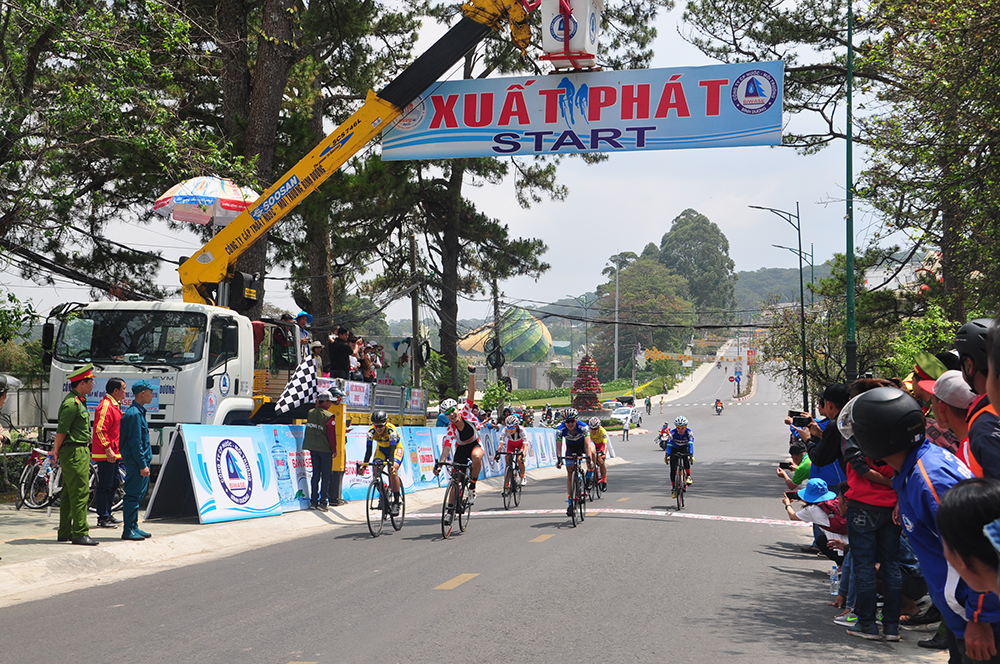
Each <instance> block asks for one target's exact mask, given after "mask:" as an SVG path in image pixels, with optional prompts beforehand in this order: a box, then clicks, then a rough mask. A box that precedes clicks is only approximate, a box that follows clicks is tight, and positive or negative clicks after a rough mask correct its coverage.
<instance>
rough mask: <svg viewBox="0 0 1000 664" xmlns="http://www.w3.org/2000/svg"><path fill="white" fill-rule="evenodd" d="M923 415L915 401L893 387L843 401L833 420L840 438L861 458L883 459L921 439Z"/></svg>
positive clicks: (870, 391)
mask: <svg viewBox="0 0 1000 664" xmlns="http://www.w3.org/2000/svg"><path fill="white" fill-rule="evenodd" d="M924 426H925V425H924V413H923V410H921V408H920V404H918V403H917V401H916V399H914V398H913V397H911V396H910V395H909V394H907V393H906V392H903V391H902V390H900V389H897V388H895V387H876V388H875V389H873V390H868V391H867V392H862V393H861V394H859V395H858V396H856V397H854V398H853V399H851V400H850V401H848V402H847V405H846V406H844V409H843V410H841V411H840V415H839V416H838V417H837V427H838V428H839V429H840V435H842V436H843V437H844V438H853V439H854V442H855V443H857V445H858V447H859V448H861V451H862V452H864V453H865V456H867V457H869V458H871V459H884V458H886V457H887V456H891V455H893V454H895V453H896V452H904V451H906V450H908V449H910V448H911V447H915V446H917V445H919V444H920V443H921V442H922V441H923V440H924Z"/></svg>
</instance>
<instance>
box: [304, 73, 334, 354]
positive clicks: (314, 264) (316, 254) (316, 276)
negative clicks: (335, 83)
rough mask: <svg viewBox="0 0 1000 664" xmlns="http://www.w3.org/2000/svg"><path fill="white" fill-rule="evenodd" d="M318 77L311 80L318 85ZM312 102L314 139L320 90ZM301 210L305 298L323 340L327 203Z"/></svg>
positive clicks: (327, 295) (329, 284)
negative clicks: (306, 275) (306, 266)
mask: <svg viewBox="0 0 1000 664" xmlns="http://www.w3.org/2000/svg"><path fill="white" fill-rule="evenodd" d="M318 84H319V79H318V78H317V79H316V80H315V81H314V83H313V87H314V89H315V88H316V87H317V86H318ZM317 92H318V94H317V95H316V101H315V102H313V114H312V118H311V119H310V123H309V128H310V129H311V130H312V132H313V134H314V137H315V143H316V144H318V143H319V142H320V141H322V140H323V138H324V133H323V94H322V90H318V91H317ZM302 207H303V208H305V209H304V210H303V217H304V218H305V222H306V238H307V242H306V247H307V248H306V257H307V260H308V261H309V277H310V279H309V299H310V301H311V303H312V311H310V312H309V313H311V314H312V315H313V319H314V320H315V321H316V324H315V325H314V326H313V329H314V332H313V339H318V340H319V341H323V342H324V343H325V342H326V338H327V337H328V336H329V333H330V332H331V331H332V330H331V329H330V328H331V326H332V325H333V322H334V321H333V277H332V276H331V275H330V272H331V270H330V264H331V260H330V216H329V206H328V205H325V204H320V205H309V206H308V207H306V206H305V205H304V206H302Z"/></svg>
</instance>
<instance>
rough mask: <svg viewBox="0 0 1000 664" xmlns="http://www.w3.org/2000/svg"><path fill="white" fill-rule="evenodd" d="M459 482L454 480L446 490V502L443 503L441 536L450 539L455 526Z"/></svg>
mask: <svg viewBox="0 0 1000 664" xmlns="http://www.w3.org/2000/svg"><path fill="white" fill-rule="evenodd" d="M457 497H458V482H456V481H455V479H454V478H452V479H451V480H450V481H449V482H448V487H447V488H446V489H445V490H444V500H443V501H441V536H442V537H444V538H445V539H448V538H449V537H450V536H451V529H452V528H453V527H454V526H455V506H456V505H457V504H458V503H457V501H456V500H455V498H457ZM449 499H450V500H449Z"/></svg>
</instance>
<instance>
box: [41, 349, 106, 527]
mask: <svg viewBox="0 0 1000 664" xmlns="http://www.w3.org/2000/svg"><path fill="white" fill-rule="evenodd" d="M93 370H94V365H93V364H87V365H86V366H84V367H81V368H80V369H77V370H75V371H73V372H72V373H70V375H69V385H70V391H69V394H68V395H67V396H66V398H65V399H63V402H62V404H61V405H60V406H59V424H58V426H57V428H56V441H55V446H53V448H52V452H51V453H50V454H51V456H53V457H56V458H58V459H59V466H60V468H62V483H63V488H62V495H61V496H60V498H59V541H60V542H69V541H72V542H73V544H82V545H84V546H96V545H97V540H95V539H93V538H91V537H90V534H89V533H90V526H88V525H87V501H88V499H89V498H90V439H91V427H90V413H89V412H88V411H87V395H88V394H90V392H91V390H93V389H94V371H93Z"/></svg>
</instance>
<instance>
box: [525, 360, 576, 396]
mask: <svg viewBox="0 0 1000 664" xmlns="http://www.w3.org/2000/svg"><path fill="white" fill-rule="evenodd" d="M545 375H546V376H548V377H549V380H551V381H552V384H553V385H555V386H556V389H557V390H566V394H569V388H564V387H562V385H563V383H565V382H566V381H567V380H569V379H570V377H571V376H572V375H573V370H572V369H569V368H566V367H550V368H548V369H546V370H545ZM550 391H551V390H550ZM528 398H530V399H538V398H541V397H528Z"/></svg>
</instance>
